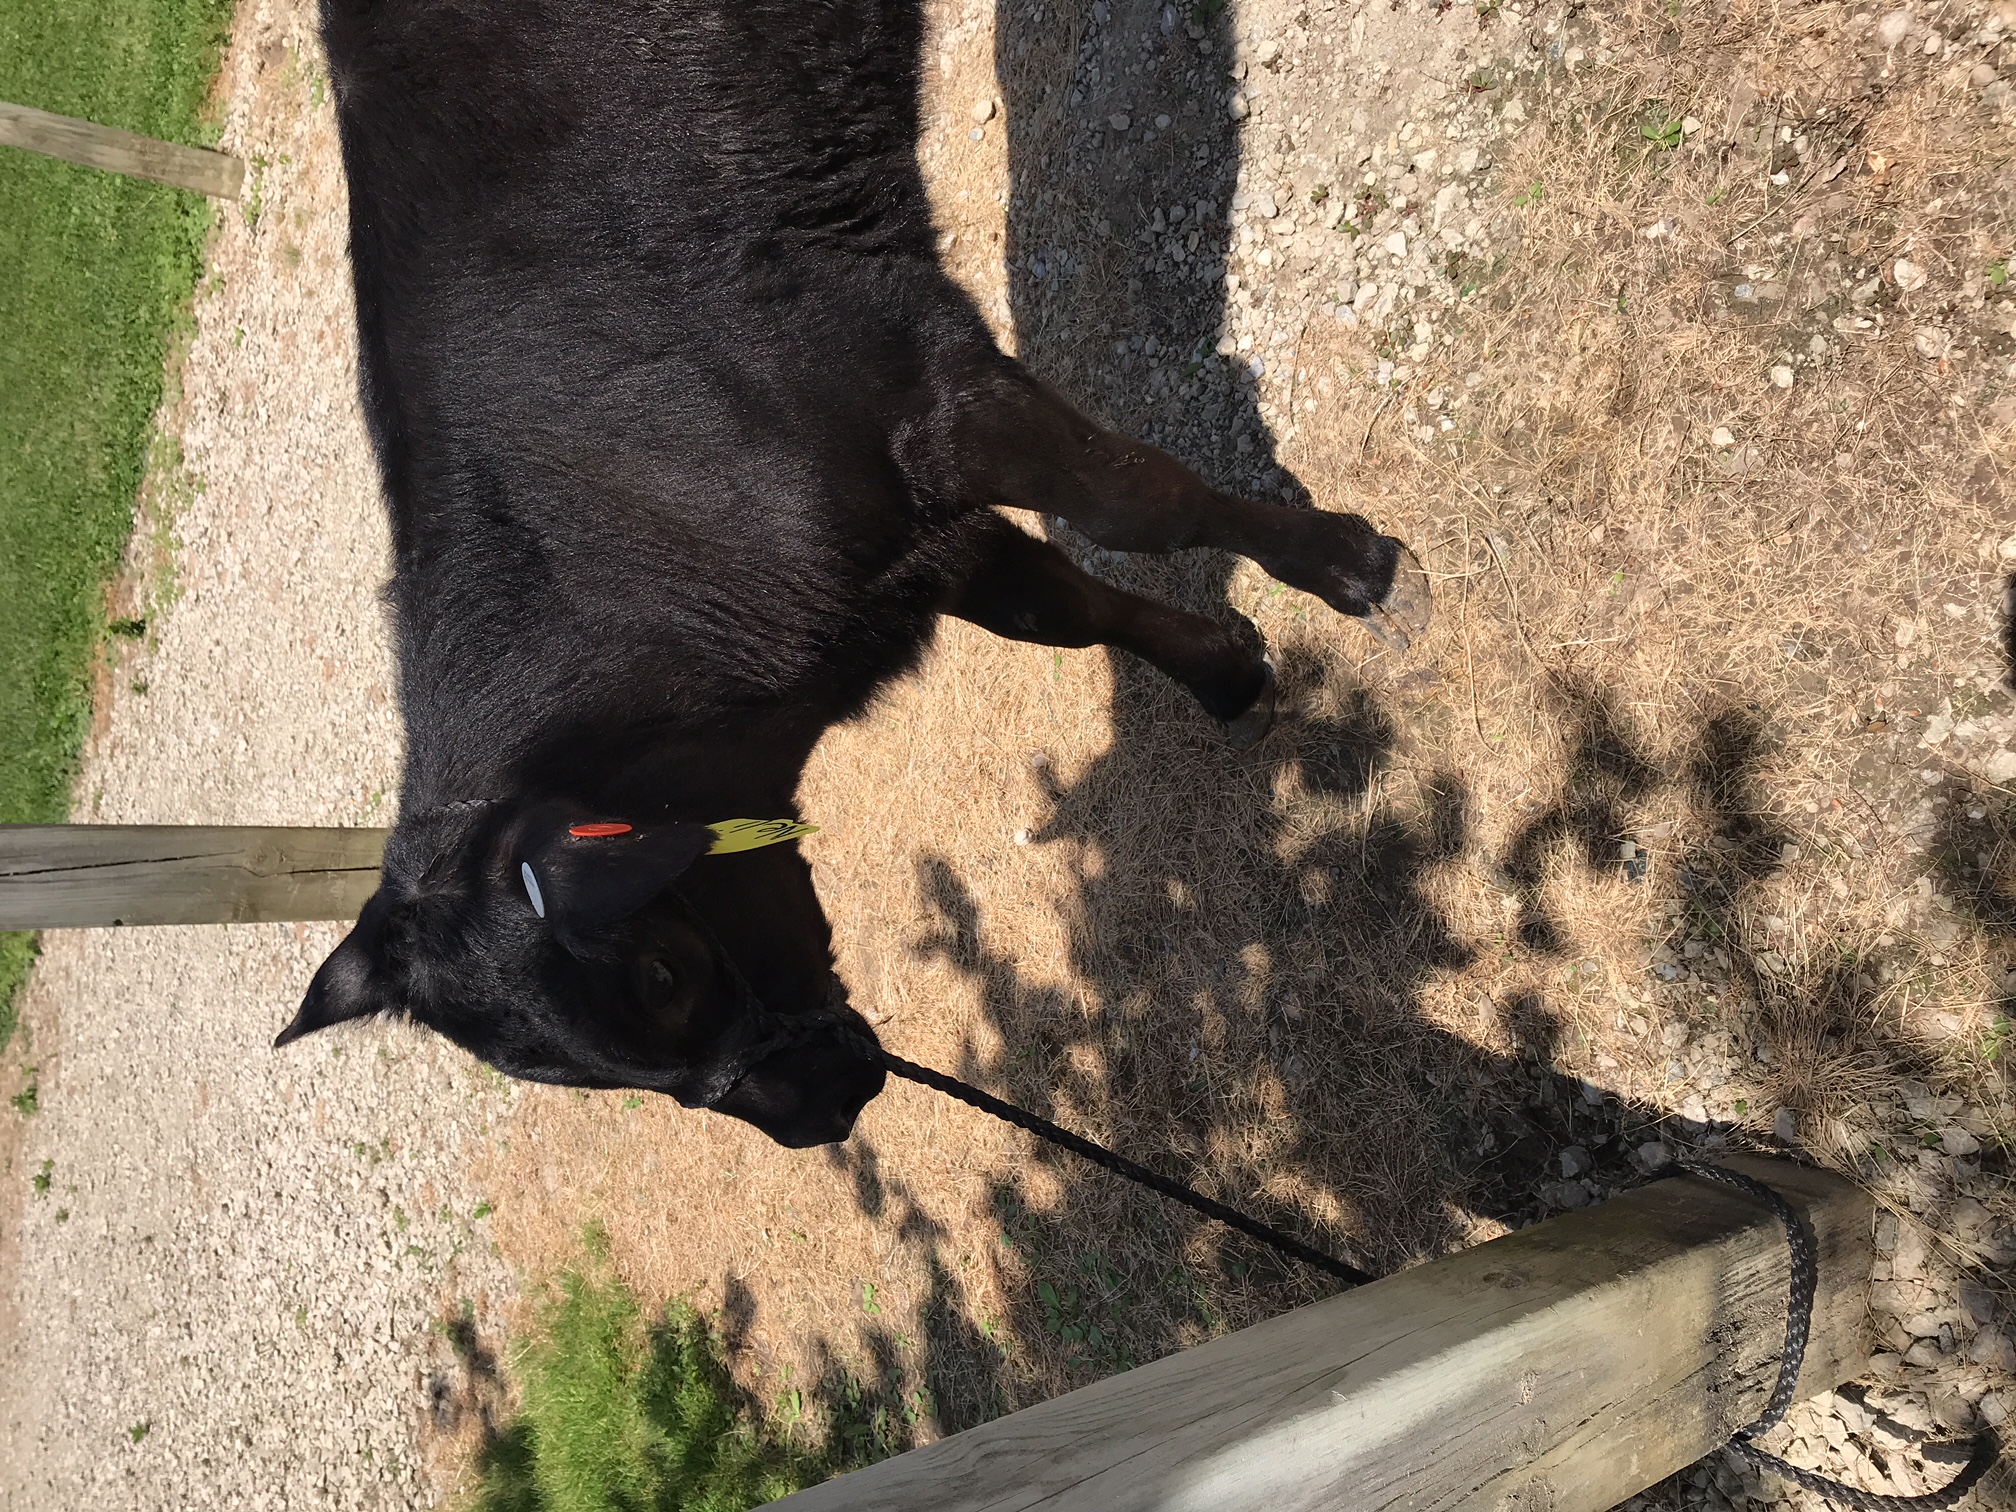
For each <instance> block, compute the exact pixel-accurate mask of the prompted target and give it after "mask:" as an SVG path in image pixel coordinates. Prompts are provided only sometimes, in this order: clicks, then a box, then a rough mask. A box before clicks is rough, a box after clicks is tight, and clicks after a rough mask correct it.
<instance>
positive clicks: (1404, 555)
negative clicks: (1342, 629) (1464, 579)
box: [1357, 546, 1434, 651]
mask: <svg viewBox="0 0 2016 1512" xmlns="http://www.w3.org/2000/svg"><path fill="white" fill-rule="evenodd" d="M1433 611H1434V595H1433V594H1431V593H1430V592H1429V591H1428V574H1427V573H1426V572H1424V571H1422V569H1421V563H1420V561H1419V560H1418V559H1417V558H1416V557H1415V555H1414V553H1413V552H1411V551H1409V550H1408V549H1407V548H1406V547H1405V546H1402V547H1401V548H1400V560H1399V561H1398V563H1396V564H1395V566H1394V568H1393V586H1392V587H1391V588H1388V589H1387V590H1386V597H1385V598H1383V599H1381V600H1380V601H1379V602H1378V603H1376V604H1374V605H1373V606H1372V607H1371V608H1370V609H1368V610H1367V611H1366V612H1365V613H1363V614H1361V615H1358V616H1357V620H1358V623H1359V624H1361V625H1363V626H1364V627H1365V629H1366V630H1367V632H1368V633H1370V635H1371V636H1372V638H1373V639H1374V640H1376V641H1378V642H1379V643H1380V644H1381V645H1382V646H1385V647H1387V648H1388V649H1389V650H1393V651H1405V650H1406V649H1407V648H1408V647H1409V646H1411V645H1413V644H1414V637H1415V636H1417V635H1419V634H1420V633H1421V632H1422V631H1423V630H1426V629H1427V628H1428V620H1429V617H1430V615H1431V614H1432V613H1433Z"/></svg>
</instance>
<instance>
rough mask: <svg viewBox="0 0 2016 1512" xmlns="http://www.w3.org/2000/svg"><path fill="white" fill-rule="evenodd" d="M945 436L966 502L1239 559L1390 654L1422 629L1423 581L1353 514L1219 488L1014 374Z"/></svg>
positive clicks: (968, 408) (1120, 538)
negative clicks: (1314, 600) (1356, 624)
mask: <svg viewBox="0 0 2016 1512" xmlns="http://www.w3.org/2000/svg"><path fill="white" fill-rule="evenodd" d="M952 430H953V434H952V435H951V436H950V437H948V438H946V439H948V440H950V442H951V450H952V455H953V458H954V461H953V463H952V466H953V467H954V468H955V469H956V471H957V474H958V477H959V482H960V487H961V489H962V491H963V492H964V494H965V496H966V497H967V498H968V499H970V500H971V501H972V502H973V503H976V504H1007V505H1013V506H1015V507H1018V508H1022V509H1034V510H1040V511H1042V512H1043V513H1045V514H1053V515H1056V516H1058V517H1059V518H1060V519H1065V520H1069V521H1070V522H1071V523H1072V524H1073V525H1075V526H1077V527H1078V528H1079V529H1080V530H1082V531H1084V532H1085V534H1086V535H1088V536H1090V537H1091V538H1092V539H1093V540H1095V541H1097V542H1098V543H1099V544H1100V545H1101V546H1104V547H1106V548H1107V549H1108V550H1109V551H1148V552H1166V551H1180V550H1182V549H1184V548H1185V547H1191V546H1210V547H1216V548H1218V549H1219V550H1223V551H1231V552H1236V553H1237V554H1238V555H1240V556H1244V557H1250V558H1252V559H1253V560H1254V561H1255V562H1258V563H1259V564H1260V565H1261V566H1262V567H1264V568H1265V569H1266V570H1267V571H1268V572H1269V573H1271V574H1272V575H1273V576H1275V577H1276V578H1279V579H1280V580H1281V581H1282V582H1284V583H1286V584H1288V585H1289V586H1290V587H1292V588H1300V589H1302V590H1303V591H1305V592H1308V593H1313V594H1315V595H1316V596H1317V597H1318V598H1320V599H1322V600H1323V601H1324V602H1325V603H1327V604H1329V605H1330V607H1331V608H1333V609H1335V610H1337V611H1338V612H1339V613H1341V614H1349V615H1352V616H1355V617H1356V618H1357V619H1359V620H1360V621H1362V622H1363V623H1364V625H1365V627H1366V629H1368V630H1370V631H1371V632H1372V634H1373V635H1375V636H1376V637H1378V638H1379V639H1380V640H1381V641H1384V642H1385V643H1386V644H1388V645H1390V646H1392V647H1394V648H1395V649H1398V650H1404V649H1405V648H1406V646H1407V645H1408V643H1409V641H1410V640H1411V639H1412V638H1413V637H1414V636H1415V635H1418V634H1419V633H1420V632H1421V631H1422V630H1424V629H1426V628H1427V625H1428V616H1429V607H1430V604H1429V592H1428V579H1427V575H1426V574H1425V573H1423V572H1422V570H1421V566H1420V563H1418V562H1417V561H1415V559H1414V554H1413V553H1412V552H1410V551H1408V550H1407V548H1406V547H1404V546H1402V545H1401V544H1400V542H1399V541H1397V540H1395V539H1394V538H1393V537H1391V536H1382V535H1380V534H1379V533H1378V532H1377V531H1375V530H1373V528H1372V527H1371V526H1370V525H1368V524H1367V523H1366V522H1365V521H1364V520H1362V519H1360V518H1359V517H1358V516H1357V515H1344V514H1330V513H1328V512H1326V511H1323V510H1314V509H1290V508H1287V507H1285V506H1283V505H1280V504H1266V503H1262V502H1260V501H1259V500H1256V499H1241V498H1238V497H1236V496H1234V495H1231V494H1226V493H1220V492H1219V491H1218V490H1217V489H1214V488H1212V487H1211V486H1210V485H1209V484H1208V483H1206V482H1205V481H1204V480H1203V479H1202V478H1200V477H1198V476H1197V475H1196V474H1195V473H1193V472H1191V471H1190V469H1189V468H1187V467H1185V466H1183V464H1182V463H1180V462H1178V461H1177V460H1176V459H1175V458H1173V457H1171V456H1169V455H1168V454H1167V453H1165V452H1161V451H1157V450H1156V449H1155V448H1154V447H1152V446H1149V445H1147V444H1146V443H1144V442H1140V441H1132V440H1129V439H1128V438H1127V437H1125V436H1121V435H1117V434H1115V433H1114V432H1112V431H1109V430H1105V429H1103V428H1102V427H1100V426H1099V425H1096V424H1094V423H1093V422H1092V421H1090V420H1088V419H1086V418H1085V417H1084V416H1083V415H1081V414H1079V413H1078V412H1077V411H1076V410H1074V409H1073V408H1072V407H1071V406H1070V405H1069V404H1067V403H1066V402H1065V401H1064V400H1063V398H1061V397H1060V396H1059V395H1058V394H1057V393H1056V392H1055V391H1053V390H1052V389H1050V388H1048V387H1047V386H1046V385H1044V384H1042V383H1040V382H1038V381H1037V380H1036V379H1035V378H1033V377H1031V376H1030V375H1029V374H1028V373H1026V372H1024V371H1022V370H1021V369H1020V368H1018V367H1013V366H1008V367H1004V368H998V369H996V370H995V371H994V372H992V373H990V374H988V375H987V377H986V378H985V379H984V380H982V382H981V383H980V384H978V385H976V387H975V389H972V390H969V391H968V393H967V394H966V396H965V397H964V398H963V400H962V402H961V403H959V405H958V406H957V419H956V421H955V422H954V424H953V427H952Z"/></svg>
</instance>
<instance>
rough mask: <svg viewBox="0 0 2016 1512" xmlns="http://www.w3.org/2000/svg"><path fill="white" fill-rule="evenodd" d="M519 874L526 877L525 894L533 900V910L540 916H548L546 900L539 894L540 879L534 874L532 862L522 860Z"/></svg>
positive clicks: (519, 865)
mask: <svg viewBox="0 0 2016 1512" xmlns="http://www.w3.org/2000/svg"><path fill="white" fill-rule="evenodd" d="M518 875H519V876H521V877H523V878H524V879H525V896H526V897H528V898H530V899H531V900H532V912H534V913H535V914H537V915H539V917H540V918H542V919H543V918H545V917H546V900H545V899H544V898H542V897H540V896H539V879H538V878H537V877H535V876H533V875H532V863H531V862H530V861H520V862H519V863H518Z"/></svg>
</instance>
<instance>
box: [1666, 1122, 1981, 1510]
mask: <svg viewBox="0 0 2016 1512" xmlns="http://www.w3.org/2000/svg"><path fill="white" fill-rule="evenodd" d="M1680 1169H1681V1170H1683V1171H1685V1172H1686V1173H1687V1174H1688V1175H1689V1176H1698V1177H1700V1178H1701V1179H1702V1180H1703V1181H1713V1182H1718V1183H1720V1184H1721V1185H1722V1186H1726V1187H1734V1188H1735V1189H1736V1190H1737V1191H1739V1192H1745V1193H1748V1194H1749V1195H1750V1196H1752V1197H1755V1198H1756V1199H1757V1200H1758V1201H1759V1202H1761V1203H1763V1204H1764V1205H1765V1206H1766V1207H1768V1208H1770V1209H1771V1211H1772V1213H1773V1214H1774V1215H1775V1216H1776V1217H1777V1219H1778V1221H1779V1222H1780V1223H1781V1224H1783V1225H1784V1226H1785V1241H1786V1243H1787V1244H1788V1245H1789V1246H1790V1247H1791V1250H1792V1285H1791V1290H1790V1291H1789V1293H1788V1294H1787V1296H1786V1298H1785V1347H1784V1348H1783V1350H1781V1351H1780V1353H1779V1355H1778V1384H1777V1385H1776V1386H1775V1387H1774V1388H1773V1389H1772V1392H1771V1400H1770V1401H1768V1402H1766V1403H1765V1404H1764V1411H1763V1413H1762V1414H1761V1415H1760V1416H1759V1417H1758V1419H1757V1421H1756V1422H1754V1423H1752V1424H1750V1425H1749V1426H1748V1427H1747V1428H1739V1429H1737V1430H1736V1436H1735V1437H1734V1438H1732V1439H1730V1441H1729V1447H1730V1448H1731V1449H1734V1450H1735V1451H1736V1452H1737V1453H1738V1454H1740V1455H1742V1456H1743V1457H1744V1458H1745V1459H1747V1460H1749V1461H1750V1463H1751V1464H1753V1465H1755V1466H1757V1467H1758V1468H1759V1469H1760V1470H1767V1471H1769V1472H1770V1473H1771V1474H1773V1475H1777V1476H1782V1477H1783V1478H1784V1479H1786V1480H1789V1481H1791V1482H1792V1483H1793V1484H1794V1485H1797V1486H1804V1487H1805V1488H1806V1489H1807V1490H1808V1491H1811V1492H1814V1493H1816V1494H1817V1495H1820V1496H1824V1497H1826V1498H1827V1499H1828V1500H1829V1501H1833V1502H1839V1503H1841V1504H1842V1505H1844V1506H1849V1507H1859V1508H1861V1509H1862V1512H1941V1509H1943V1508H1946V1507H1951V1506H1954V1505H1955V1504H1957V1503H1958V1502H1959V1501H1960V1499H1961V1498H1962V1497H1964V1496H1966V1494H1967V1493H1968V1492H1969V1491H1971V1490H1973V1489H1974V1485H1975V1483H1976V1482H1977V1481H1979V1480H1980V1479H1981V1477H1982V1476H1984V1475H1986V1474H1987V1473H1988V1472H1989V1471H1990V1470H1991V1469H1993V1468H1994V1466H1995V1461H1996V1460H1997V1459H1998V1458H2000V1457H2001V1453H2002V1446H2001V1444H2000V1443H1999V1442H1997V1440H1996V1438H1995V1435H1994V1434H1993V1433H1983V1434H1981V1436H1980V1437H1978V1438H1976V1439H1975V1440H1974V1448H1973V1452H1972V1453H1971V1454H1969V1455H1968V1457H1967V1463H1966V1464H1965V1465H1964V1466H1963V1467H1962V1468H1961V1470H1960V1473H1959V1474H1958V1475H1956V1476H1954V1477H1953V1479H1951V1480H1950V1481H1948V1482H1947V1483H1946V1484H1945V1485H1943V1486H1941V1487H1940V1488H1939V1489H1938V1490H1937V1491H1928V1492H1926V1493H1925V1494H1924V1495H1922V1496H1882V1495H1878V1494H1877V1493H1876V1492H1874V1491H1864V1490H1862V1489H1861V1488H1860V1487H1858V1486H1844V1485H1843V1484H1842V1483H1841V1482H1840V1481H1837V1480H1829V1479H1828V1478H1827V1477H1826V1476H1824V1475H1815V1474H1814V1473H1813V1472H1812V1471H1811V1470H1802V1469H1800V1468H1799V1467H1798V1466H1797V1465H1794V1464H1790V1463H1788V1462H1786V1461H1785V1460H1782V1459H1780V1458H1778V1456H1777V1455H1775V1454H1767V1453H1765V1452H1764V1451H1763V1450H1762V1449H1759V1448H1758V1447H1757V1445H1756V1443H1755V1442H1754V1440H1756V1439H1758V1438H1761V1437H1762V1436H1763V1435H1764V1434H1766V1433H1769V1432H1770V1431H1771V1430H1772V1429H1773V1428H1776V1427H1777V1426H1778V1425H1779V1424H1780V1423H1781V1422H1783V1421H1784V1420H1785V1411H1786V1409H1787V1408H1789V1407H1790V1406H1791V1405H1792V1396H1793V1393H1794V1392H1795V1391H1796V1390H1797V1389H1798V1386H1799V1366H1800V1364H1801V1363H1802V1362H1803V1361H1804V1360H1805V1358H1806V1345H1807V1343H1808V1342H1809V1341H1810V1339H1811V1337H1812V1331H1813V1295H1814V1292H1815V1291H1816V1290H1817V1289H1818V1288H1819V1285H1820V1269H1819V1264H1818V1256H1817V1254H1816V1252H1815V1250H1814V1247H1813V1235H1812V1233H1811V1232H1810V1231H1809V1230H1808V1229H1807V1227H1806V1221H1805V1220H1804V1219H1803V1218H1801V1217H1800V1216H1799V1214H1798V1213H1797V1212H1796V1211H1794V1209H1793V1207H1792V1204H1791V1203H1789V1202H1787V1201H1786V1200H1785V1199H1784V1198H1783V1197H1782V1196H1780V1195H1779V1194H1778V1193H1777V1192H1776V1191H1774V1190H1772V1188H1770V1187H1769V1186H1766V1185H1765V1184H1764V1183H1763V1182H1761V1181H1759V1180H1757V1178H1756V1177H1754V1176H1746V1175H1744V1174H1743V1173H1742V1172H1741V1171H1732V1170H1730V1169H1729V1168H1728V1167H1726V1166H1711V1165H1701V1164H1698V1163H1696V1162H1694V1161H1682V1162H1680Z"/></svg>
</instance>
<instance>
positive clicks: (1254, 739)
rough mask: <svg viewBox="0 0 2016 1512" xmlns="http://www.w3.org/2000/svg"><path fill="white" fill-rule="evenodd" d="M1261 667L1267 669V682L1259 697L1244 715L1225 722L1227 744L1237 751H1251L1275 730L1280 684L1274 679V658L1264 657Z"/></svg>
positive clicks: (1247, 708) (1262, 685)
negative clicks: (1275, 710)
mask: <svg viewBox="0 0 2016 1512" xmlns="http://www.w3.org/2000/svg"><path fill="white" fill-rule="evenodd" d="M1261 665H1262V666H1264V667H1265V668H1266V669H1267V680H1266V681H1265V682H1263V683H1262V684H1261V685H1260V693H1259V696H1258V697H1256V698H1255V699H1254V700H1253V702H1252V703H1250V704H1248V705H1247V706H1246V712H1245V713H1244V714H1240V715H1237V716H1235V717H1233V718H1231V719H1228V720H1226V721H1225V722H1224V726H1223V727H1224V730H1225V742H1226V744H1228V745H1229V746H1231V747H1232V749H1233V750H1235V751H1250V750H1252V749H1253V747H1255V746H1256V745H1258V744H1260V742H1261V741H1262V740H1263V739H1264V738H1265V737H1266V734H1267V732H1268V731H1269V730H1271V729H1273V728H1274V704H1275V699H1276V696H1277V692H1278V687H1279V685H1278V683H1277V682H1276V680H1275V677H1274V658H1273V657H1272V656H1267V657H1263V658H1262V660H1261Z"/></svg>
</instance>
